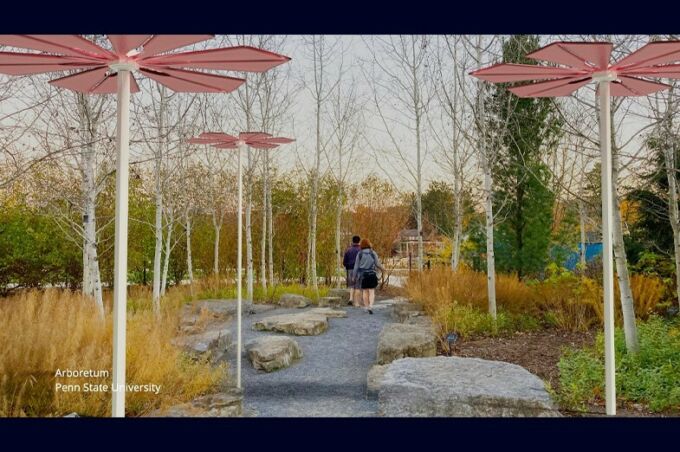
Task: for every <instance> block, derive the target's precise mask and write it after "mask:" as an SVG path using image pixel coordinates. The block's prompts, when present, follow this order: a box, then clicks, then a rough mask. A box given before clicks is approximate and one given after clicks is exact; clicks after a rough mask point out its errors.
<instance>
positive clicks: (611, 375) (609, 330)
mask: <svg viewBox="0 0 680 452" xmlns="http://www.w3.org/2000/svg"><path fill="white" fill-rule="evenodd" d="M609 83H610V82H609V81H608V80H603V81H600V82H599V83H598V88H599V97H600V99H599V100H600V102H599V107H600V153H601V159H602V162H601V165H602V168H601V169H602V243H603V251H602V284H603V286H604V373H605V400H606V406H607V415H610V416H614V415H616V376H615V363H614V272H613V269H612V260H613V257H614V256H613V253H612V232H611V231H612V211H613V194H612V152H611V116H610V104H609Z"/></svg>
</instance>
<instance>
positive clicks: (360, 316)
mask: <svg viewBox="0 0 680 452" xmlns="http://www.w3.org/2000/svg"><path fill="white" fill-rule="evenodd" d="M388 303H389V302H388ZM344 309H345V311H347V318H340V319H338V318H330V319H328V321H329V324H330V327H329V328H328V331H326V332H325V333H323V334H321V335H319V336H292V337H294V339H295V340H296V341H297V342H298V344H299V345H300V347H301V348H302V352H303V354H304V357H303V358H302V359H301V360H299V361H297V362H296V363H294V364H293V365H292V366H290V367H288V368H286V369H282V370H279V371H276V372H272V373H264V372H259V371H256V370H255V369H253V367H252V365H251V364H250V362H249V361H248V359H247V358H246V357H245V356H244V357H243V361H242V362H243V370H242V372H243V373H242V380H243V387H244V394H245V396H244V410H245V412H246V414H250V415H254V416H266V417H289V416H303V417H342V416H353V417H356V416H376V413H377V410H378V404H377V401H376V400H368V399H367V398H366V375H367V373H368V370H369V369H370V368H371V366H373V364H375V358H376V356H375V354H376V346H377V344H378V334H380V331H381V330H382V328H383V325H384V324H385V323H387V322H389V317H390V311H391V309H390V307H389V305H388V304H384V303H383V302H381V301H376V306H375V309H374V310H373V313H374V314H373V315H370V314H368V312H366V311H364V310H363V309H361V308H353V307H349V306H348V307H346V308H344ZM305 310H306V309H275V310H271V311H267V312H264V313H259V314H253V315H244V317H243V342H244V344H245V343H247V342H248V341H249V340H250V339H252V338H254V337H257V336H262V335H269V334H277V333H271V332H266V331H262V332H260V331H253V329H252V324H253V323H254V322H255V321H257V320H259V319H261V318H263V317H268V316H271V315H277V314H286V313H291V312H303V311H305ZM235 330H236V328H235V326H234V327H233V329H232V331H234V332H235ZM235 364H236V358H235V357H233V359H232V365H233V366H235Z"/></svg>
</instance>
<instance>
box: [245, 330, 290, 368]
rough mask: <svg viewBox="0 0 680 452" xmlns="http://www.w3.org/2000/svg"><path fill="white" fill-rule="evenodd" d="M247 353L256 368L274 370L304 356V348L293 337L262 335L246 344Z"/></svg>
mask: <svg viewBox="0 0 680 452" xmlns="http://www.w3.org/2000/svg"><path fill="white" fill-rule="evenodd" d="M246 355H247V356H248V359H249V360H250V362H251V363H252V365H253V367H254V368H255V369H257V370H263V371H265V372H273V371H275V370H279V369H283V368H285V367H288V366H290V365H291V364H292V363H293V361H295V360H296V359H300V358H302V350H300V346H299V345H298V343H297V342H296V341H295V339H293V338H291V337H287V336H261V337H258V338H255V339H253V340H251V341H250V342H248V343H247V344H246Z"/></svg>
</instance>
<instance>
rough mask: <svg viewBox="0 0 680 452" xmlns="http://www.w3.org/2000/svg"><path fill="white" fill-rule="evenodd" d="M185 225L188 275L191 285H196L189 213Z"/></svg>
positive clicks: (186, 215)
mask: <svg viewBox="0 0 680 452" xmlns="http://www.w3.org/2000/svg"><path fill="white" fill-rule="evenodd" d="M184 225H185V229H186V240H187V245H186V247H187V274H188V276H189V284H190V285H193V284H194V262H193V259H192V257H191V215H190V214H189V211H188V210H187V212H186V213H185V217H184Z"/></svg>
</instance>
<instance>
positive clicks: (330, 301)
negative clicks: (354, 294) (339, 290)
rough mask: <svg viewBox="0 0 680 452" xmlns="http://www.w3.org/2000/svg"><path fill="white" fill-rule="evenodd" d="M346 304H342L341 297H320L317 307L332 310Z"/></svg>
mask: <svg viewBox="0 0 680 452" xmlns="http://www.w3.org/2000/svg"><path fill="white" fill-rule="evenodd" d="M346 303H347V302H344V303H343V300H342V298H341V297H321V298H319V307H322V308H324V307H332V308H337V307H340V306H344V305H345V304H346Z"/></svg>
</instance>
